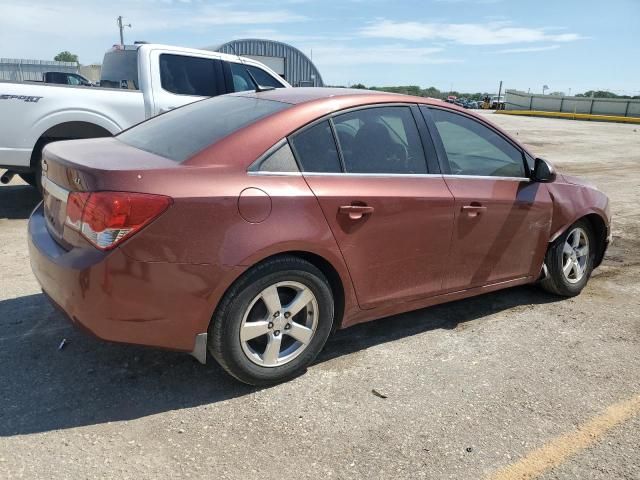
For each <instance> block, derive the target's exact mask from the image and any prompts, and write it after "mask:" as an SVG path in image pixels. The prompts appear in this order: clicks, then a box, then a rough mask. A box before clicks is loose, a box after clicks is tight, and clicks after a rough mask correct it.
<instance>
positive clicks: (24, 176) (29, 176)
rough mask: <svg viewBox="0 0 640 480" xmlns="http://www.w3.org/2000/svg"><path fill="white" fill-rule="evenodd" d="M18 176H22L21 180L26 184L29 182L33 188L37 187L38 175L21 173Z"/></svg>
mask: <svg viewBox="0 0 640 480" xmlns="http://www.w3.org/2000/svg"><path fill="white" fill-rule="evenodd" d="M18 175H20V178H21V179H22V180H24V181H25V182H27V183H28V184H29V185H31V186H32V187H35V186H37V185H36V174H35V173H19V174H18Z"/></svg>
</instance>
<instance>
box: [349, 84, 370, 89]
mask: <svg viewBox="0 0 640 480" xmlns="http://www.w3.org/2000/svg"><path fill="white" fill-rule="evenodd" d="M351 88H358V89H360V90H366V89H367V87H366V86H364V85H363V84H362V83H356V84H355V85H351Z"/></svg>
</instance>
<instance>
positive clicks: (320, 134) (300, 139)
mask: <svg viewBox="0 0 640 480" xmlns="http://www.w3.org/2000/svg"><path fill="white" fill-rule="evenodd" d="M289 141H290V142H291V145H292V146H293V149H294V150H295V153H296V158H297V159H298V161H299V162H300V165H301V166H302V170H304V171H305V172H323V173H339V172H341V171H342V169H341V167H340V158H339V157H338V150H337V149H336V143H335V141H334V139H333V134H332V133H331V126H330V125H329V121H328V120H325V121H324V122H320V123H318V124H316V125H314V126H312V127H310V128H307V129H305V130H303V131H302V132H300V133H297V134H295V135H294V136H293V137H291V138H290V139H289Z"/></svg>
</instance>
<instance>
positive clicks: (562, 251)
mask: <svg viewBox="0 0 640 480" xmlns="http://www.w3.org/2000/svg"><path fill="white" fill-rule="evenodd" d="M595 254H596V239H595V236H594V234H593V229H592V228H591V224H590V223H589V222H588V221H587V220H585V219H582V220H578V221H577V222H576V223H574V224H573V225H571V226H570V227H569V228H567V230H566V231H565V232H564V233H563V234H562V235H560V236H559V237H558V238H557V239H556V240H555V241H554V242H553V243H552V244H551V246H550V247H549V250H547V255H546V257H545V264H546V265H547V270H548V275H547V277H546V278H544V279H543V280H542V281H541V282H540V285H541V286H542V288H544V289H545V290H547V291H548V292H550V293H553V294H555V295H560V296H563V297H574V296H576V295H578V294H579V293H580V292H581V291H582V289H583V288H584V287H585V286H586V284H587V282H588V281H589V277H590V276H591V272H592V271H593V265H594V261H595Z"/></svg>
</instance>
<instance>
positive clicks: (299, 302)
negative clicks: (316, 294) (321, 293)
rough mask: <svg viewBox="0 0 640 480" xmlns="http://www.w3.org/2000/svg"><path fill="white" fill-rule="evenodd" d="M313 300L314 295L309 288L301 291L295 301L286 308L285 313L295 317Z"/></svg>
mask: <svg viewBox="0 0 640 480" xmlns="http://www.w3.org/2000/svg"><path fill="white" fill-rule="evenodd" d="M312 299H313V293H311V290H309V289H308V288H304V289H303V290H300V291H299V292H298V294H297V295H296V296H295V298H294V299H293V301H292V302H291V303H290V304H289V305H286V306H285V307H284V310H285V312H289V313H290V314H291V316H292V317H293V316H294V315H296V314H297V313H298V312H299V311H300V310H302V309H303V308H304V307H306V306H307V304H308V303H309V302H310V301H311V300H312Z"/></svg>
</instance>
